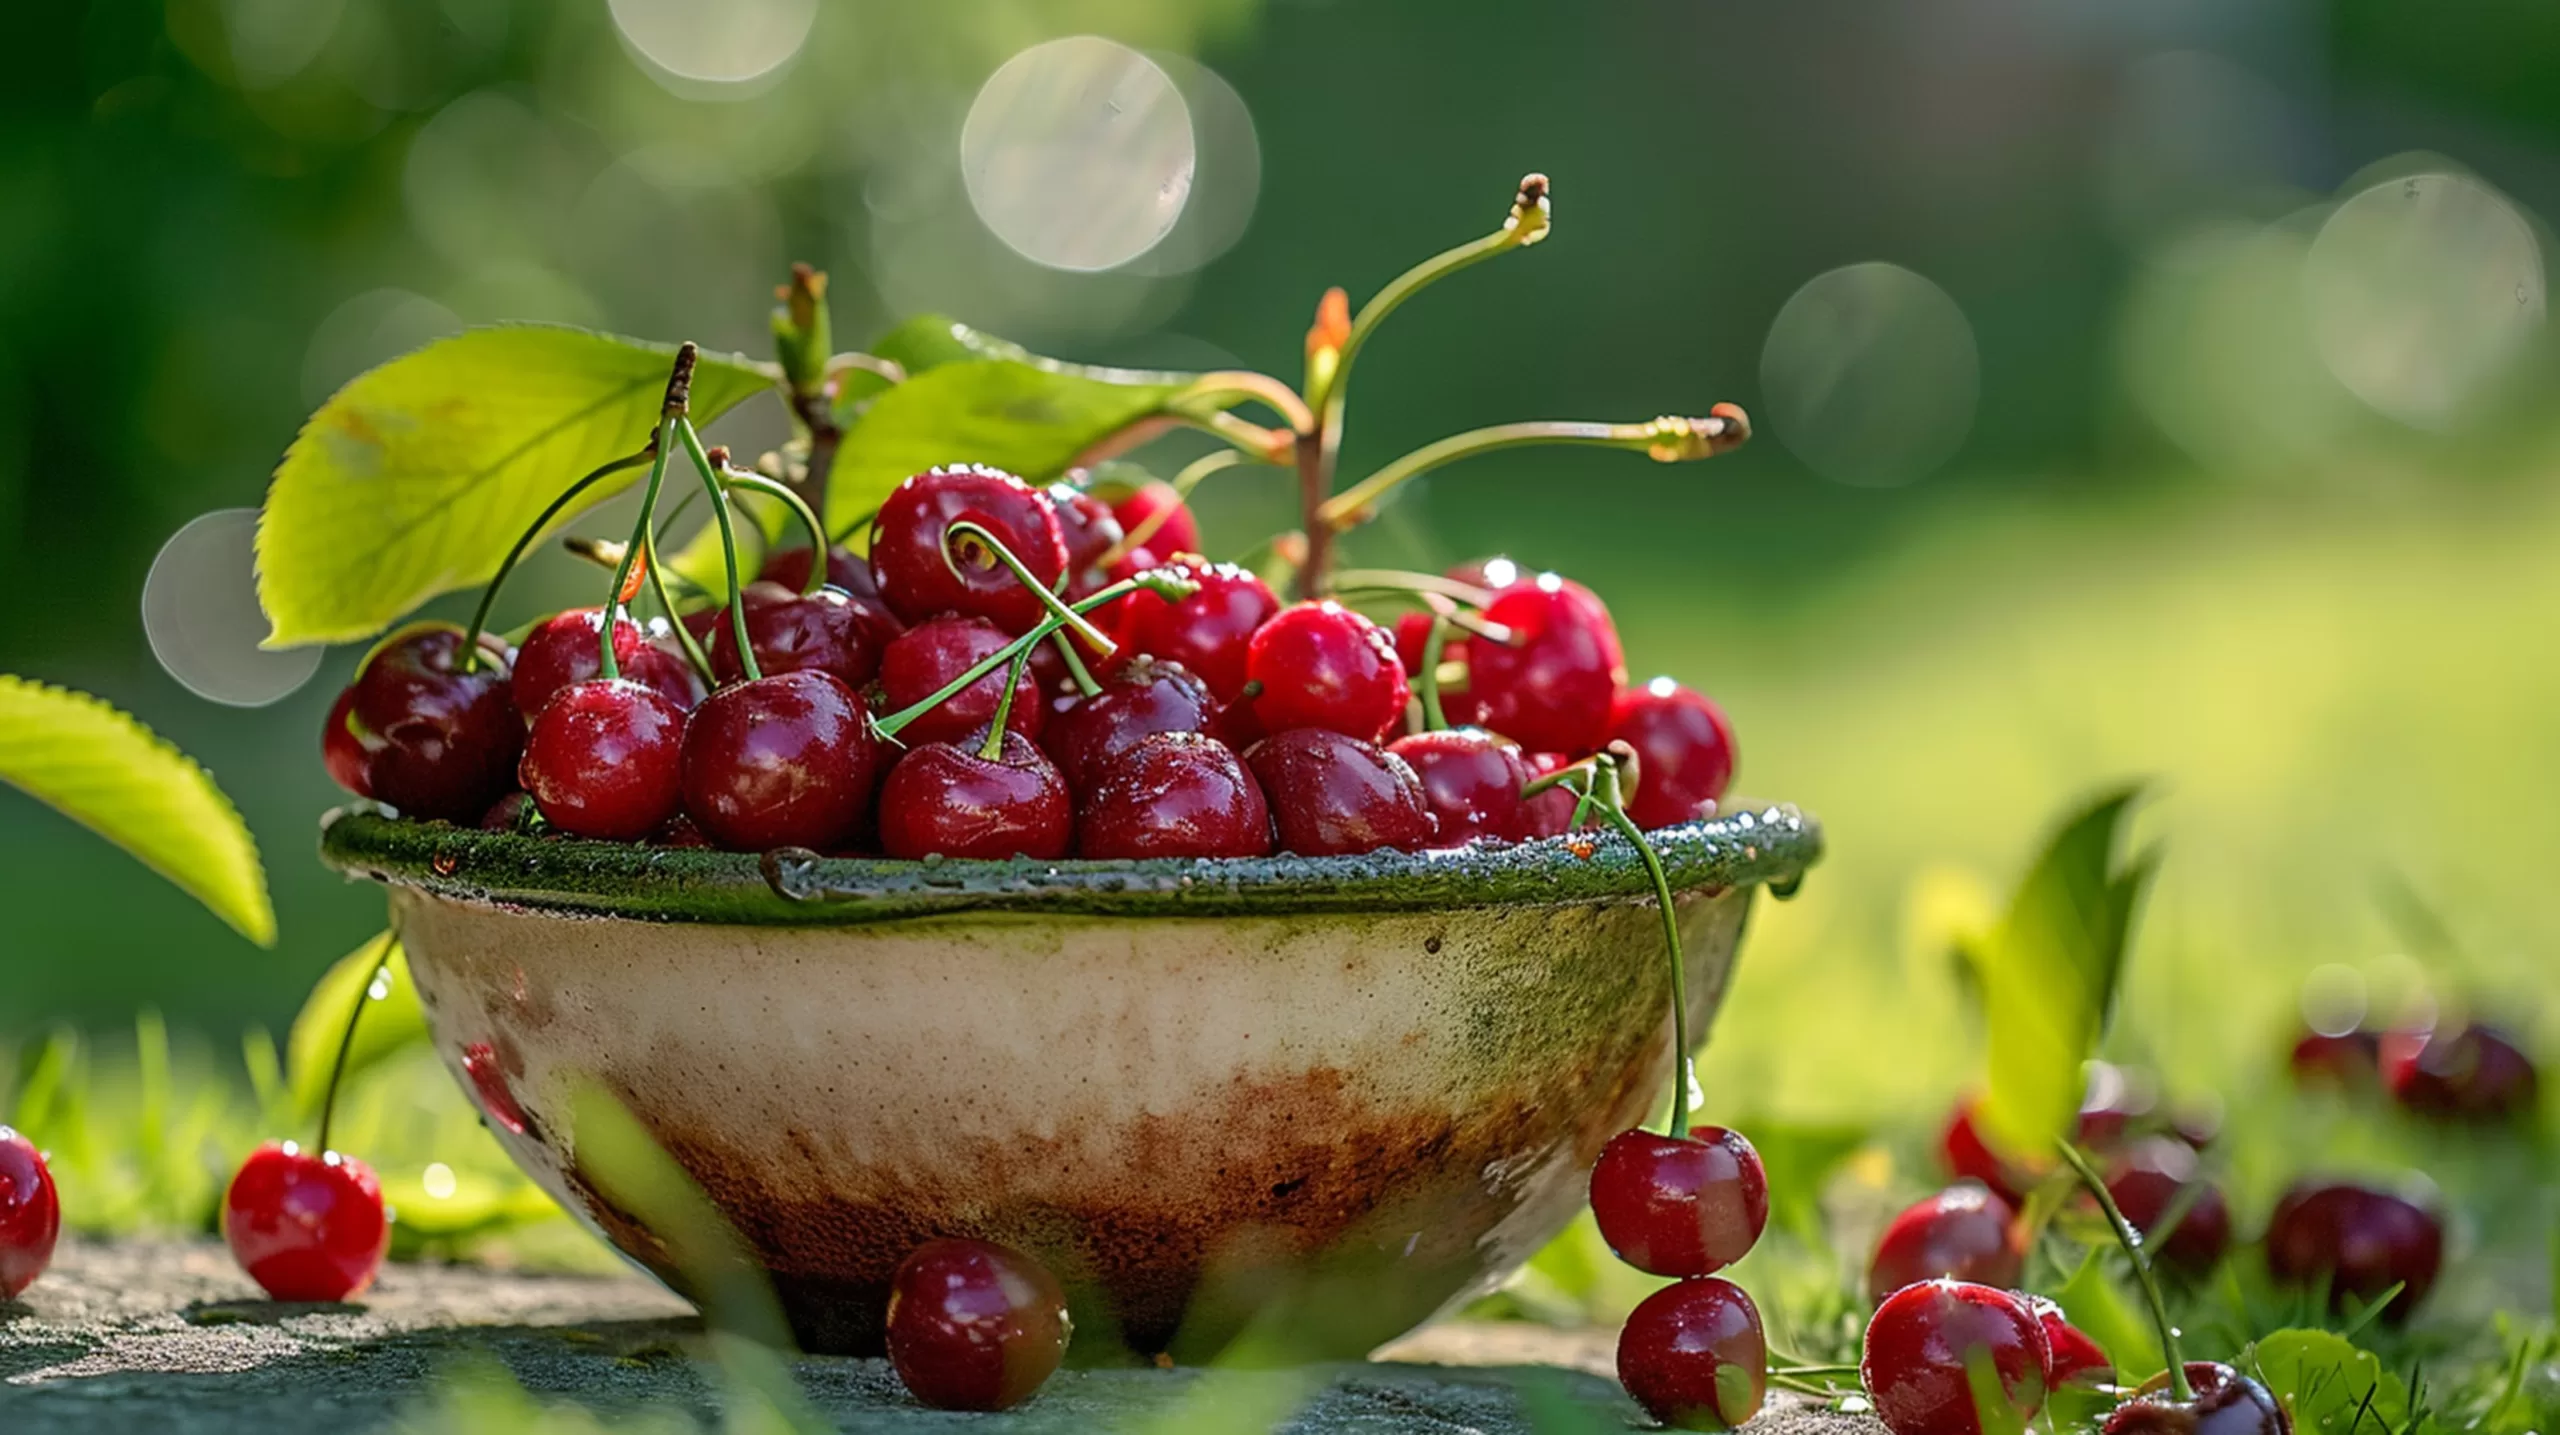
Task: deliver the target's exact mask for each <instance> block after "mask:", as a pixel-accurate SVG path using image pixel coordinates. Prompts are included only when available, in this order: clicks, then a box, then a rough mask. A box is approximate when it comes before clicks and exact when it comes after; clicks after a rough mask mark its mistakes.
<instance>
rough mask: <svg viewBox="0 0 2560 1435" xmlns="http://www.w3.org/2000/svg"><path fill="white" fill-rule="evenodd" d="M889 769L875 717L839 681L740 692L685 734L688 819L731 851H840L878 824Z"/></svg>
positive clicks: (722, 697) (727, 692)
mask: <svg viewBox="0 0 2560 1435" xmlns="http://www.w3.org/2000/svg"><path fill="white" fill-rule="evenodd" d="M881 765H882V754H881V742H880V739H879V737H878V735H877V734H875V733H873V732H872V730H871V715H870V711H869V709H867V708H866V707H865V706H864V705H863V701H862V698H861V697H860V695H858V694H856V693H855V692H854V690H853V689H851V688H849V687H846V686H845V685H844V682H843V680H841V679H839V678H837V677H836V676H835V675H834V674H832V673H815V672H810V673H781V674H777V675H775V676H773V677H769V678H759V679H757V680H755V681H754V682H750V683H737V684H734V685H732V686H729V687H725V688H722V689H720V690H719V691H718V692H715V693H713V694H712V695H711V696H709V697H707V698H705V699H703V700H702V706H700V707H698V708H695V709H694V710H693V717H692V718H691V719H690V720H689V721H688V722H686V724H685V732H684V810H685V815H686V816H688V817H691V818H692V819H693V820H694V823H695V825H696V826H698V827H700V828H701V829H702V834H703V835H704V836H705V837H708V838H710V839H711V840H712V842H713V843H714V844H716V845H718V846H721V847H726V848H729V849H730V850H732V851H738V852H761V851H765V850H767V849H769V848H774V847H814V848H819V849H826V848H832V847H836V846H839V845H841V844H843V843H845V842H847V841H849V840H851V838H852V837H853V836H854V834H855V833H856V832H858V831H859V830H860V829H861V828H862V826H863V822H864V819H866V818H867V817H868V816H869V815H870V809H871V794H872V790H873V788H874V787H875V786H876V785H877V784H878V782H879V778H880V768H881Z"/></svg>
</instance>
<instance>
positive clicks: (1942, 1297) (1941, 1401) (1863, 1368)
mask: <svg viewBox="0 0 2560 1435" xmlns="http://www.w3.org/2000/svg"><path fill="white" fill-rule="evenodd" d="M1976 1350H1980V1351H1984V1352H1986V1353H1988V1355H1989V1356H1990V1360H1991V1368H1992V1370H1993V1371H1994V1372H1995V1373H1997V1375H1998V1376H1999V1379H2000V1388H2001V1391H2002V1392H2003V1393H2004V1394H2006V1395H2007V1396H2008V1397H2009V1403H2010V1405H2011V1406H2012V1407H2013V1408H2014V1409H2015V1410H2016V1411H2017V1415H2018V1419H2019V1420H2021V1421H2024V1420H2027V1419H2030V1418H2032V1417H2033V1416H2034V1415H2035V1413H2036V1411H2038V1410H2039V1409H2042V1408H2043V1406H2044V1396H2045V1383H2044V1380H2045V1377H2044V1373H2045V1368H2046V1366H2047V1365H2048V1364H2050V1362H2051V1355H2052V1352H2051V1351H2050V1350H2049V1349H2047V1347H2046V1345H2045V1339H2044V1326H2043V1324H2042V1322H2040V1321H2038V1320H2037V1319H2036V1316H2035V1313H2034V1312H2033V1311H2031V1310H2029V1309H2028V1308H2027V1303H2026V1301H2025V1299H2024V1298H2023V1297H2020V1296H2017V1295H2014V1294H2012V1293H2010V1292H2008V1291H2005V1290H1999V1289H1996V1288H1994V1287H1991V1286H1987V1285H1979V1284H1974V1283H1971V1282H1967V1281H1955V1280H1930V1281H1922V1282H1920V1283H1918V1284H1916V1285H1907V1286H1904V1287H1903V1288H1902V1289H1900V1290H1898V1291H1895V1292H1894V1293H1893V1294H1892V1295H1890V1296H1887V1297H1886V1298H1885V1299H1884V1301H1883V1303H1882V1304H1880V1305H1878V1306H1877V1307H1876V1313H1875V1316H1874V1318H1873V1319H1871V1320H1869V1321H1868V1322H1867V1338H1866V1349H1865V1351H1864V1353H1863V1355H1862V1356H1861V1357H1860V1359H1859V1362H1858V1373H1859V1375H1860V1376H1861V1377H1863V1378H1864V1380H1865V1382H1866V1387H1867V1397H1868V1398H1869V1399H1870V1400H1872V1401H1874V1402H1875V1407H1876V1418H1878V1419H1880V1420H1882V1421H1883V1422H1884V1423H1885V1425H1886V1427H1887V1428H1888V1429H1890V1430H1892V1431H1893V1432H1894V1435H1981V1432H1982V1421H1981V1418H1980V1416H1979V1415H1978V1414H1977V1412H1976V1408H1975V1405H1974V1400H1973V1384H1972V1380H1971V1376H1970V1373H1969V1372H1968V1370H1967V1368H1966V1362H1967V1360H1968V1359H1969V1358H1975V1357H1970V1356H1969V1353H1970V1352H1972V1351H1976Z"/></svg>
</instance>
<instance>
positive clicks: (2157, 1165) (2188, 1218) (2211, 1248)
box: [2107, 1136, 2231, 1276]
mask: <svg viewBox="0 0 2560 1435" xmlns="http://www.w3.org/2000/svg"><path fill="white" fill-rule="evenodd" d="M2189 1186H2195V1187H2197V1188H2198V1189H2197V1192H2196V1195H2195V1197H2194V1199H2193V1201H2192V1202H2190V1203H2189V1204H2188V1206H2187V1213H2186V1214H2185V1215H2184V1216H2182V1217H2180V1218H2179V1220H2178V1224H2177V1228H2176V1229H2174V1230H2172V1231H2170V1232H2169V1234H2168V1238H2167V1239H2166V1240H2148V1239H2146V1241H2145V1245H2146V1246H2147V1248H2148V1249H2149V1250H2150V1252H2151V1258H2152V1260H2153V1262H2154V1263H2155V1264H2157V1265H2159V1266H2160V1267H2162V1268H2163V1269H2166V1270H2171V1271H2176V1272H2178V1273H2179V1274H2181V1275H2188V1276H2201V1275H2204V1274H2206V1273H2207V1272H2209V1271H2211V1270H2212V1269H2213V1268H2214V1267H2215V1266H2216V1265H2217V1264H2219V1263H2220V1262H2221V1260H2222V1255H2223V1252H2225V1251H2227V1250H2229V1249H2230V1248H2231V1207H2230V1204H2229V1203H2228V1202H2226V1201H2224V1200H2223V1199H2222V1191H2221V1189H2220V1188H2219V1187H2217V1186H2215V1185H2214V1184H2213V1183H2212V1182H2210V1181H2205V1180H2203V1179H2201V1178H2200V1177H2199V1176H2198V1175H2197V1174H2196V1152H2195V1148H2194V1147H2193V1146H2190V1145H2188V1144H2187V1143H2186V1142H2184V1141H2182V1140H2179V1139H2178V1138H2177V1137H2174V1136H2145V1137H2143V1138H2141V1139H2139V1140H2137V1141H2135V1142H2133V1143H2132V1144H2131V1145H2130V1146H2128V1147H2126V1148H2125V1151H2124V1154H2123V1155H2122V1156H2120V1157H2118V1158H2117V1160H2116V1163H2115V1167H2114V1170H2113V1171H2112V1172H2111V1173H2110V1174H2109V1175H2108V1177H2107V1194H2108V1195H2110V1196H2113V1197H2114V1198H2115V1202H2116V1207H2117V1209H2119V1210H2121V1211H2123V1212H2124V1218H2125V1219H2126V1220H2128V1221H2131V1222H2133V1225H2134V1229H2135V1230H2138V1231H2140V1232H2142V1234H2143V1235H2144V1236H2145V1237H2146V1238H2148V1237H2151V1236H2152V1235H2153V1234H2154V1232H2155V1231H2156V1230H2157V1229H2158V1228H2159V1226H2160V1223H2161V1221H2162V1219H2163V1218H2164V1217H2166V1216H2167V1215H2168V1214H2169V1209H2170V1207H2171V1206H2172V1205H2174V1204H2175V1203H2176V1202H2177V1201H2178V1199H2179V1193H2180V1192H2181V1191H2184V1190H2185V1189H2186V1188H2187V1187H2189Z"/></svg>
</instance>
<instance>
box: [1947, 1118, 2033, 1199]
mask: <svg viewBox="0 0 2560 1435" xmlns="http://www.w3.org/2000/svg"><path fill="white" fill-rule="evenodd" d="M1975 1105H1976V1103H1975V1102H1973V1101H1963V1102H1959V1103H1957V1105H1956V1109H1955V1111H1954V1112H1953V1113H1952V1114H1950V1115H1949V1116H1948V1117H1947V1125H1946V1129H1945V1130H1944V1131H1942V1132H1940V1133H1939V1136H1938V1158H1939V1159H1940V1160H1941V1161H1943V1162H1945V1163H1946V1168H1947V1174H1948V1175H1950V1176H1953V1177H1954V1178H1956V1179H1957V1180H1959V1181H1973V1182H1977V1183H1979V1184H1981V1185H1982V1186H1984V1187H1986V1188H1988V1189H1989V1190H1991V1191H1993V1192H1994V1193H1996V1194H1998V1196H1999V1197H2000V1199H2002V1200H2004V1201H2007V1202H2009V1203H2010V1204H2011V1205H2016V1204H2018V1203H2019V1202H2021V1201H2024V1200H2025V1199H2026V1191H2027V1188H2028V1187H2029V1186H2032V1185H2034V1184H2035V1183H2036V1174H2035V1173H2034V1172H2032V1171H2024V1170H2020V1169H2019V1168H2018V1167H2017V1166H2015V1165H2014V1164H2012V1163H2011V1162H2010V1161H2009V1160H2008V1159H2007V1158H2005V1157H2003V1156H2001V1155H2000V1153H1998V1152H1996V1151H1994V1150H1992V1149H1991V1143H1990V1142H1988V1141H1985V1140H1984V1139H1983V1138H1982V1128H1981V1127H1980V1125H1978V1124H1977V1123H1976V1122H1975V1121H1974V1119H1973V1111H1974V1107H1975Z"/></svg>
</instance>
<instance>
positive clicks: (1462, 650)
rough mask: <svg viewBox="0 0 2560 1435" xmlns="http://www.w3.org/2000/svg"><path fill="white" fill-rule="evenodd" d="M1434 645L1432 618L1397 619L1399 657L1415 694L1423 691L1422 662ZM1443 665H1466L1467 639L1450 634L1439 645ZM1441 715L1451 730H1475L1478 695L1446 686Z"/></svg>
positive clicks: (1410, 616) (1406, 615)
mask: <svg viewBox="0 0 2560 1435" xmlns="http://www.w3.org/2000/svg"><path fill="white" fill-rule="evenodd" d="M1430 641H1431V615H1430V614H1428V613H1404V614H1400V615H1398V616H1397V618H1396V657H1397V658H1398V659H1400V660H1402V662H1403V663H1404V671H1405V677H1406V678H1407V679H1408V680H1409V681H1410V682H1411V683H1412V684H1413V690H1414V691H1415V692H1417V693H1418V692H1420V691H1422V660H1423V655H1424V653H1425V651H1426V650H1427V649H1428V648H1429V646H1430ZM1440 661H1442V662H1444V663H1457V664H1460V665H1464V664H1465V662H1466V661H1467V640H1466V635H1465V634H1463V633H1458V632H1454V631H1453V632H1451V633H1450V634H1449V636H1448V637H1446V638H1444V639H1442V640H1441V642H1440ZM1440 715H1441V716H1442V717H1445V718H1447V719H1448V720H1449V723H1450V725H1451V726H1452V727H1469V726H1473V725H1474V724H1475V722H1476V720H1477V713H1476V698H1475V694H1474V693H1472V692H1469V691H1468V690H1467V689H1465V688H1463V687H1449V686H1446V685H1443V686H1442V687H1441V689H1440Z"/></svg>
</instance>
